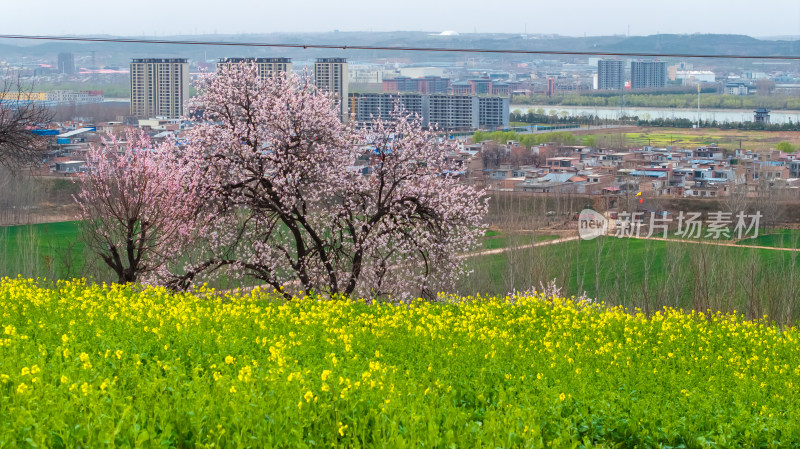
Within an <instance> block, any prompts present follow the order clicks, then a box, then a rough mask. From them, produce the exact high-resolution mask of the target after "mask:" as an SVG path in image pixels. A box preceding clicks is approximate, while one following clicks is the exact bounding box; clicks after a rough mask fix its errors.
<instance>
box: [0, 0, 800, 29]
mask: <svg viewBox="0 0 800 449" xmlns="http://www.w3.org/2000/svg"><path fill="white" fill-rule="evenodd" d="M220 5H221V4H220V3H218V2H215V3H212V2H210V1H207V0H195V1H193V2H187V1H169V2H165V1H155V0H141V1H139V2H137V3H136V4H135V5H133V4H131V5H129V7H126V8H124V9H120V8H117V7H115V6H114V5H113V3H109V2H108V1H102V2H101V1H99V0H84V1H83V2H81V5H80V7H75V5H74V4H71V3H69V2H60V1H59V2H56V1H54V0H44V1H38V2H11V4H7V5H3V13H4V14H3V15H4V16H5V17H6V18H12V17H13V18H14V20H6V21H4V24H3V30H2V33H5V34H47V35H61V34H109V35H121V36H167V35H193V34H241V33H248V34H259V33H272V32H329V31H334V30H339V31H428V32H431V33H438V32H443V31H455V32H457V33H461V34H464V33H474V32H478V33H514V34H517V33H518V34H524V33H527V34H559V35H564V36H583V35H587V36H599V35H625V34H630V35H635V36H642V35H651V34H658V33H675V34H686V33H689V34H691V33H715V34H746V35H750V36H754V37H774V36H800V2H798V1H797V0H769V1H765V2H760V3H758V4H757V5H755V4H753V3H752V2H749V1H742V0H730V1H719V0H707V1H703V2H697V1H695V0H672V1H670V2H657V3H656V2H642V1H636V2H634V1H628V0H605V1H602V2H587V1H585V0H561V1H559V2H531V1H522V0H508V1H506V2H503V3H499V4H492V3H486V2H472V1H464V0H461V1H458V2H456V1H451V0H446V1H438V2H431V1H423V0H405V1H404V2H403V4H402V7H396V6H397V4H391V7H390V6H386V7H382V6H380V3H376V2H374V1H367V0H340V1H338V2H321V1H318V2H310V3H304V4H303V5H302V7H298V6H299V5H298V4H296V3H292V2H280V3H279V2H264V3H253V2H249V1H245V0H228V1H226V2H225V3H224V7H222V6H220Z"/></svg>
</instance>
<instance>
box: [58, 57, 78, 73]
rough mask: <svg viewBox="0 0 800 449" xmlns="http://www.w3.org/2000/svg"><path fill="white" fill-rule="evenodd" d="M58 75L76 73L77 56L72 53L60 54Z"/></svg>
mask: <svg viewBox="0 0 800 449" xmlns="http://www.w3.org/2000/svg"><path fill="white" fill-rule="evenodd" d="M58 73H65V74H67V75H73V74H74V73H75V55H73V54H72V53H59V54H58Z"/></svg>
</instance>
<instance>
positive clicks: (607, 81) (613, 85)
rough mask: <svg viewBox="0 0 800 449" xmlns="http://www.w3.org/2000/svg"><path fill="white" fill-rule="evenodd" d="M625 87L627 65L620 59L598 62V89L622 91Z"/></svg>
mask: <svg viewBox="0 0 800 449" xmlns="http://www.w3.org/2000/svg"><path fill="white" fill-rule="evenodd" d="M624 87H625V63H624V61H620V60H619V59H601V60H599V61H597V88H598V89H600V90H622V88H624Z"/></svg>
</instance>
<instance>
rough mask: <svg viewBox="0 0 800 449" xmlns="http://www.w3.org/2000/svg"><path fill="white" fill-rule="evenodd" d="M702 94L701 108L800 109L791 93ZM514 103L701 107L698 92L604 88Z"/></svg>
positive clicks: (517, 98) (531, 97) (517, 99)
mask: <svg viewBox="0 0 800 449" xmlns="http://www.w3.org/2000/svg"><path fill="white" fill-rule="evenodd" d="M711 93H712V95H700V107H701V108H707V109H708V108H715V109H755V108H762V107H763V108H767V109H794V110H798V109H800V98H798V97H789V96H769V97H767V96H760V95H759V96H740V95H727V94H723V95H718V94H716V91H713V92H711ZM511 103H512V104H540V105H551V106H558V105H561V106H585V107H619V106H621V105H623V104H624V105H625V106H628V107H651V108H693V107H697V94H696V93H691V94H690V93H669V92H667V93H658V94H640V93H625V95H624V99H623V96H622V95H621V94H620V92H614V91H612V92H603V93H592V94H580V95H579V94H575V93H569V94H565V95H553V96H551V97H548V96H545V95H515V96H514V97H512V99H511Z"/></svg>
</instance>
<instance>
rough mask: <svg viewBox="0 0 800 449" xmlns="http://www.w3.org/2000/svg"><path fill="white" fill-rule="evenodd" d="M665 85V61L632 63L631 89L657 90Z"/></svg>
mask: <svg viewBox="0 0 800 449" xmlns="http://www.w3.org/2000/svg"><path fill="white" fill-rule="evenodd" d="M666 85H667V63H666V62H665V61H632V62H631V89H658V88H661V87H664V86H666Z"/></svg>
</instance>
